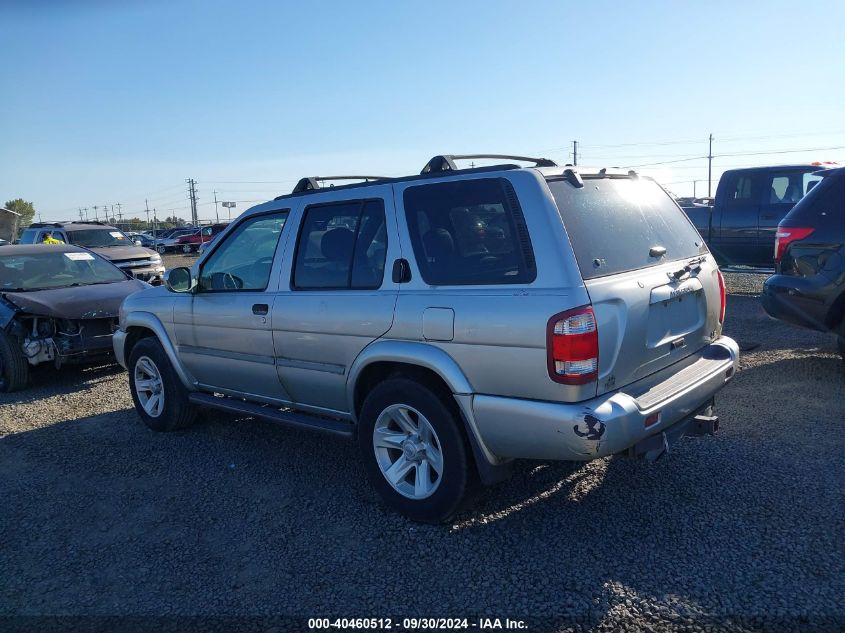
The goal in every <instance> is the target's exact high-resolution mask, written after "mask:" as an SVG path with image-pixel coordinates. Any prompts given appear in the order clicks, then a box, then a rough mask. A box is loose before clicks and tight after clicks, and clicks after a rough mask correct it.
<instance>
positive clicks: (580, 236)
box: [549, 177, 707, 279]
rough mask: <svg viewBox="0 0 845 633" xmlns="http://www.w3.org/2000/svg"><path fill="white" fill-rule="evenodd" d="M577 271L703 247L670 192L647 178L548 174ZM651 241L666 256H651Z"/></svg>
mask: <svg viewBox="0 0 845 633" xmlns="http://www.w3.org/2000/svg"><path fill="white" fill-rule="evenodd" d="M549 188H550V189H551V191H552V195H553V196H554V198H555V202H557V206H558V209H559V210H560V215H561V217H562V218H563V223H564V225H565V226H566V231H567V233H568V234H569V241H570V242H571V243H572V248H573V250H574V251H575V257H576V259H577V260H578V266H579V268H580V269H581V276H582V277H583V278H584V279H594V278H596V277H604V276H606V275H613V274H616V273H620V272H624V271H627V270H636V269H637V268H645V267H646V266H653V265H655V264H658V263H662V262H666V261H672V260H675V259H683V258H686V257H693V256H695V255H699V254H701V253H706V252H707V249H706V247H705V246H704V241H703V240H702V239H701V236H700V235H699V234H698V231H696V230H695V227H693V225H692V224H691V223H690V221H689V220H688V219H687V216H686V215H684V212H683V211H681V210H680V209H679V208H678V206H677V205H676V204H675V203H674V202H673V201H672V199H671V198H670V197H669V195H668V194H667V193H666V192H665V191H663V189H661V188H660V187H659V186H658V185H657V184H655V183H654V182H653V181H652V180H649V179H647V178H638V179H632V178H589V177H587V178H584V186H583V187H575V186H573V185H572V184H570V182H569V181H567V180H552V181H550V182H549ZM654 246H662V247H663V248H665V249H666V255H665V257H664V258H661V259H657V258H654V257H650V256H649V250H650V249H651V248H652V247H654Z"/></svg>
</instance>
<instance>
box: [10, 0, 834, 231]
mask: <svg viewBox="0 0 845 633" xmlns="http://www.w3.org/2000/svg"><path fill="white" fill-rule="evenodd" d="M843 23H845V3H842V2H835V1H831V2H823V1H814V2H812V3H809V2H805V3H797V2H777V1H770V2H766V3H751V2H747V3H735V2H707V3H698V2H641V3H632V2H596V3H588V2H578V3H576V2H530V3H528V2H498V1H489V0H488V1H486V2H475V1H468V2H457V1H454V0H453V1H452V2H437V1H431V0H429V1H427V2H386V1H385V2H364V1H361V2H322V3H319V4H316V3H314V4H312V3H305V2H300V3H284V2H246V1H242V2H222V1H214V0H211V1H204V2H188V1H184V2H183V1H178V0H171V1H169V2H164V1H162V2H156V1H152V2H140V1H139V2H133V1H129V0H124V1H121V2H106V1H105V0H100V1H93V0H92V1H73V0H69V1H65V2H59V1H58V0H57V1H52V2H51V1H46V0H40V1H39V0H36V1H33V2H23V1H21V2H19V1H18V0H3V1H2V2H0V32H1V33H2V37H3V40H2V41H3V56H4V61H3V62H2V63H0V85H2V87H3V97H2V99H1V100H0V125H2V128H0V131H2V143H0V198H2V200H0V203H2V201H4V200H6V199H8V198H17V197H23V198H25V199H28V200H32V201H33V202H34V203H35V205H36V209H37V210H38V211H39V212H41V214H42V217H43V219H45V220H46V219H65V218H72V217H78V208H79V207H89V208H90V207H92V206H93V205H98V206H102V205H111V204H115V203H118V202H119V203H121V205H122V206H121V208H122V211H123V213H124V214H125V215H126V214H129V215H130V216H131V215H135V216H138V217H143V215H142V214H141V213H140V212H141V210H142V209H143V208H144V200H145V198H146V199H149V200H150V207H156V208H157V209H158V210H159V211H158V213H159V215H160V216H163V215H170V214H171V212H172V213H178V214H179V215H181V216H182V217H188V216H189V212H187V207H188V202H187V199H186V198H187V195H186V191H187V189H186V185H185V183H184V180H185V179H186V178H195V179H196V180H197V182H198V189H199V197H200V215H201V217H213V215H214V205H213V202H212V200H213V193H212V192H213V191H214V190H216V191H218V192H219V193H218V197H219V199H221V200H223V199H231V200H236V201H238V209H239V210H242V209H244V208H247V207H248V206H250V204H251V201H256V200H264V199H268V198H271V197H274V196H275V195H277V194H279V193H284V192H287V191H288V190H289V189H290V188H291V187H292V184H293V181H295V180H296V179H297V178H299V177H301V176H305V175H317V174H327V173H359V172H367V173H374V174H379V175H381V174H384V175H401V174H407V173H412V172H417V171H419V169H420V168H421V167H422V166H423V165H424V164H425V162H426V161H427V160H428V158H429V157H430V156H432V155H434V154H438V153H468V152H485V151H486V152H499V153H507V152H526V153H539V154H544V155H549V156H551V157H552V158H555V159H557V160H560V161H566V160H568V159H569V151H570V150H571V141H572V140H573V139H577V140H579V141H580V143H581V157H580V160H579V162H581V163H582V164H584V163H590V164H600V165H620V166H628V165H649V166H646V167H643V168H641V169H642V170H643V171H648V172H649V173H652V174H654V175H655V176H657V177H658V178H659V179H660V180H661V181H663V182H664V183H667V185H668V186H669V188H670V189H672V190H674V191H675V192H677V193H678V194H679V195H688V194H690V193H691V192H692V187H693V185H692V182H691V181H692V180H694V179H698V180H700V181H702V180H704V179H706V177H707V170H706V161H704V160H700V159H699V160H693V161H683V162H677V163H668V164H664V165H654V163H660V162H664V161H676V160H679V159H683V158H689V157H695V156H703V155H705V154H706V153H707V136H708V134H709V133H710V132H712V133H713V134H714V135H715V137H716V142H715V143H714V153H715V154H716V155H717V156H718V155H720V154H728V153H733V154H737V153H740V154H742V153H746V154H747V153H750V152H774V151H784V150H792V149H805V148H812V149H814V150H815V151H810V152H794V153H787V154H760V155H756V156H720V157H719V158H717V159H716V160H715V161H714V171H715V174H716V175H717V176H718V174H719V173H720V172H721V170H722V169H725V168H728V167H731V166H735V165H743V164H778V163H785V162H801V161H807V160H834V159H835V160H840V161H843V162H845V119H843V117H842V115H843V113H845V82H843V81H842V78H843V73H845V37H843V35H842V24H843ZM819 148H839V149H825V150H822V149H819ZM706 186H707V185H706V182H699V183H698V185H697V193H698V194H699V195H702V194H704V193H705V192H706ZM714 189H715V183H714ZM89 213H90V211H89Z"/></svg>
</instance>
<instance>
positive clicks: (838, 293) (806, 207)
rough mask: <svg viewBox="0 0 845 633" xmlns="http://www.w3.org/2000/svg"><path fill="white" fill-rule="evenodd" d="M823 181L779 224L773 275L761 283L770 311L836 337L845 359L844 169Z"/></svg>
mask: <svg viewBox="0 0 845 633" xmlns="http://www.w3.org/2000/svg"><path fill="white" fill-rule="evenodd" d="M818 175H820V176H821V177H822V180H821V182H820V183H819V184H818V185H816V186H815V187H813V188H812V190H811V191H810V192H809V193H808V194H807V195H806V197H804V198H803V199H802V200H801V201H800V202H799V203H798V204H796V205H795V207H794V208H793V209H792V211H790V212H789V213H788V214H787V215H786V217H785V218H784V219H783V220H782V221H781V223H780V224H779V225H778V230H777V234H776V241H775V265H776V267H777V269H776V274H775V275H773V276H772V277H769V279H767V280H766V284H765V286H764V287H763V296H762V302H763V307H764V308H765V309H766V312H768V313H769V315H771V316H773V317H774V318H776V319H781V320H783V321H787V322H789V323H793V324H795V325H800V326H803V327H808V328H812V329H814V330H819V331H822V332H835V333H836V334H837V335H838V341H839V351H840V353H841V354H842V356H843V358H845V167H843V168H839V169H830V170H825V171H822V172H818Z"/></svg>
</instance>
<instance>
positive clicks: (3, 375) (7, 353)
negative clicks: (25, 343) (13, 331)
mask: <svg viewBox="0 0 845 633" xmlns="http://www.w3.org/2000/svg"><path fill="white" fill-rule="evenodd" d="M28 380H29V363H28V362H27V360H26V357H24V355H23V351H22V350H21V347H20V343H19V342H18V340H17V339H16V338H14V337H13V336H9V335H8V334H6V333H5V332H0V393H3V392H6V393H8V392H10V391H18V390H19V389H23V388H24V387H25V386H26V383H27V381H28Z"/></svg>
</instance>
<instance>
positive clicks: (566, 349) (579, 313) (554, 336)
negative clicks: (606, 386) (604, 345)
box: [546, 306, 599, 385]
mask: <svg viewBox="0 0 845 633" xmlns="http://www.w3.org/2000/svg"><path fill="white" fill-rule="evenodd" d="M546 352H547V354H548V366H549V377H550V378H551V379H552V380H554V381H555V382H559V383H562V384H564V385H583V384H586V383H588V382H592V381H594V380H596V378H598V374H599V371H598V370H599V333H598V329H597V328H596V315H595V314H594V313H593V309H592V308H591V307H590V306H583V307H580V308H575V309H574V310H567V311H566V312H561V313H560V314H556V315H554V316H553V317H552V318H551V319H549V324H548V326H547V328H546Z"/></svg>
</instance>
